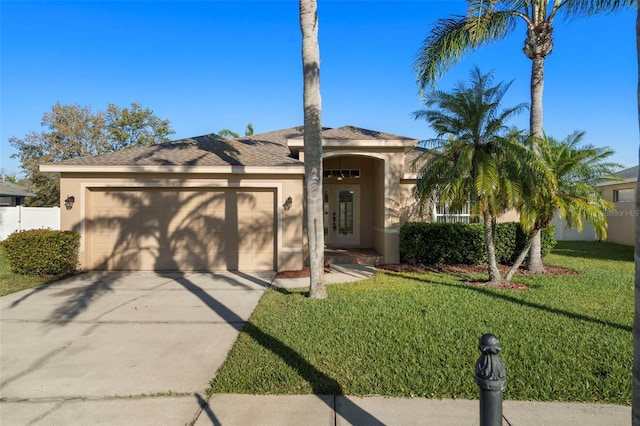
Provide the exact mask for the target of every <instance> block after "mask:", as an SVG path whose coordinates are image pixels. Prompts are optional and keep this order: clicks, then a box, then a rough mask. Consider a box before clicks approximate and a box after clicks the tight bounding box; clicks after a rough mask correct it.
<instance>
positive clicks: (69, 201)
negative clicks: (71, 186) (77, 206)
mask: <svg viewBox="0 0 640 426" xmlns="http://www.w3.org/2000/svg"><path fill="white" fill-rule="evenodd" d="M75 202H76V197H74V196H73V195H69V196H68V197H67V198H66V199H65V200H64V206H65V207H66V208H67V210H71V208H72V207H73V203H75Z"/></svg>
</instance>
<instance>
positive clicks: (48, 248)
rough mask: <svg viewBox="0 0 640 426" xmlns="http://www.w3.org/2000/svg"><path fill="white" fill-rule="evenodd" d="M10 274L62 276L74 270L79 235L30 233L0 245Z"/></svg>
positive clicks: (40, 231) (76, 261) (17, 236)
mask: <svg viewBox="0 0 640 426" xmlns="http://www.w3.org/2000/svg"><path fill="white" fill-rule="evenodd" d="M2 246H3V247H4V249H5V253H6V256H7V260H8V261H9V266H10V267H11V270H12V271H13V272H15V273H17V274H22V275H64V274H69V273H71V272H73V271H75V270H76V267H77V266H78V250H79V248H80V234H78V233H77V232H71V231H53V230H51V229H32V230H28V231H19V232H14V233H13V234H11V235H9V237H7V239H6V240H4V241H3V242H2Z"/></svg>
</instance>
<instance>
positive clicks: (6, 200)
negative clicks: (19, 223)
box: [0, 197, 13, 206]
mask: <svg viewBox="0 0 640 426" xmlns="http://www.w3.org/2000/svg"><path fill="white" fill-rule="evenodd" d="M12 201H13V200H12V199H11V197H0V206H10V205H11V204H12Z"/></svg>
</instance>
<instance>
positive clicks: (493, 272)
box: [482, 211, 502, 284]
mask: <svg viewBox="0 0 640 426" xmlns="http://www.w3.org/2000/svg"><path fill="white" fill-rule="evenodd" d="M482 216H483V221H484V241H485V246H486V249H487V260H488V262H489V266H488V270H489V282H490V283H493V284H496V283H499V282H500V281H501V280H502V278H501V277H500V270H499V269H498V263H497V262H496V245H495V242H494V239H493V221H494V219H493V217H492V216H491V215H490V214H489V213H488V212H486V211H485V212H484V213H483V215H482Z"/></svg>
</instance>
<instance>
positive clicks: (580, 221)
mask: <svg viewBox="0 0 640 426" xmlns="http://www.w3.org/2000/svg"><path fill="white" fill-rule="evenodd" d="M583 137H584V132H575V133H573V134H571V135H569V136H567V138H565V139H564V140H562V141H557V140H556V139H554V138H551V137H546V136H545V137H544V138H542V139H534V140H537V152H538V155H539V156H540V158H541V160H542V161H543V162H544V164H545V167H546V168H547V170H548V172H549V176H550V177H551V178H550V179H548V180H546V182H547V184H546V185H541V184H539V181H534V185H533V186H530V187H529V188H528V190H526V191H525V193H526V195H525V196H524V197H522V198H521V200H520V203H519V213H520V221H521V224H522V226H523V229H524V230H525V232H526V233H527V234H528V239H527V244H526V246H525V248H524V250H523V251H522V253H520V255H519V257H518V258H517V260H516V261H515V263H514V265H513V266H512V268H511V270H510V271H509V272H508V273H507V276H506V279H507V280H510V279H511V277H512V276H513V274H514V273H515V272H516V271H517V270H518V267H519V266H520V264H521V263H522V261H523V260H524V259H525V257H526V255H527V252H528V251H529V247H530V246H531V241H532V240H533V238H534V236H535V234H536V233H538V232H539V231H540V230H542V229H544V228H546V227H547V226H548V225H549V223H551V221H552V220H553V218H554V216H555V215H556V213H559V215H560V217H561V218H563V219H565V221H566V223H567V226H569V227H571V228H576V229H579V230H582V229H583V226H584V221H587V222H589V223H591V224H592V225H593V227H594V230H595V231H596V234H597V235H598V236H600V237H602V238H606V236H607V216H606V212H608V211H611V210H613V208H614V207H613V204H611V203H610V202H608V201H606V200H605V199H603V198H602V196H601V195H600V193H599V192H598V191H597V190H596V189H595V186H597V185H599V184H601V183H604V182H607V181H614V180H618V179H619V178H618V177H617V176H616V175H615V171H616V170H619V169H620V168H622V166H621V165H620V164H617V163H613V162H608V161H605V160H606V159H607V158H609V157H611V156H612V155H613V153H614V152H613V151H612V150H611V149H609V148H607V147H604V148H599V147H595V146H593V145H581V143H582V139H583Z"/></svg>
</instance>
